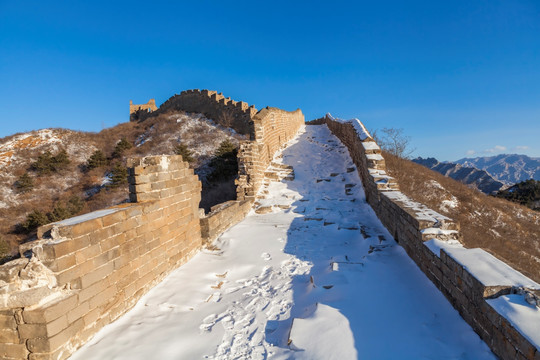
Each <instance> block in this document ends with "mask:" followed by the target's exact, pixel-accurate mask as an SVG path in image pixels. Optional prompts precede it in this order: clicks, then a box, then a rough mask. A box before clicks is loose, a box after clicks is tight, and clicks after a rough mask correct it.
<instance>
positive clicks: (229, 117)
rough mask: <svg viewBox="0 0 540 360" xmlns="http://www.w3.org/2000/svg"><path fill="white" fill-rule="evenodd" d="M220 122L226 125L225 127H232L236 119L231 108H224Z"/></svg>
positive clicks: (219, 118) (219, 117)
mask: <svg viewBox="0 0 540 360" xmlns="http://www.w3.org/2000/svg"><path fill="white" fill-rule="evenodd" d="M217 120H218V124H220V125H222V126H225V127H231V126H232V125H233V121H234V114H233V112H232V111H231V110H224V111H223V112H222V113H221V114H220V115H219V116H218V119H217Z"/></svg>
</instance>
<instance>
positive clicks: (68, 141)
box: [0, 129, 96, 209]
mask: <svg viewBox="0 0 540 360" xmlns="http://www.w3.org/2000/svg"><path fill="white" fill-rule="evenodd" d="M78 134H79V133H78V132H76V131H71V130H65V129H42V130H36V131H31V132H28V133H24V134H20V135H15V136H12V137H8V138H5V139H4V140H3V141H1V143H0V167H1V168H2V171H1V172H0V209H7V208H10V207H12V206H17V205H19V204H20V202H21V196H20V195H19V194H17V193H16V192H15V191H14V190H13V183H14V182H15V181H16V180H17V177H18V176H17V174H19V175H20V173H22V172H24V171H25V170H26V169H27V168H28V167H29V166H30V164H31V163H32V162H33V161H35V160H36V159H37V157H38V156H39V154H41V153H44V152H45V151H50V152H51V153H56V152H57V151H59V150H60V149H61V148H63V149H65V150H66V152H67V153H68V156H69V158H70V161H72V162H74V163H82V162H84V161H86V159H87V158H88V156H89V154H91V153H92V152H93V151H94V150H95V149H96V148H95V146H93V145H91V144H87V143H85V142H81V141H77V140H76V137H77V135H78ZM78 181H79V176H78V174H75V173H74V174H68V175H63V176H61V177H59V178H58V181H55V184H56V185H57V186H58V187H59V188H58V189H56V190H58V191H62V190H65V189H67V188H69V187H70V186H73V185H74V184H75V183H77V182H78ZM51 190H52V189H50V188H49V187H48V186H46V185H43V186H41V187H39V186H38V187H37V188H36V189H35V190H34V192H33V193H34V194H38V195H37V196H38V197H39V196H44V195H45V196H50V193H51ZM25 198H28V196H26V197H25ZM32 198H33V197H32ZM32 198H31V199H32ZM31 199H30V200H31ZM26 200H28V199H26Z"/></svg>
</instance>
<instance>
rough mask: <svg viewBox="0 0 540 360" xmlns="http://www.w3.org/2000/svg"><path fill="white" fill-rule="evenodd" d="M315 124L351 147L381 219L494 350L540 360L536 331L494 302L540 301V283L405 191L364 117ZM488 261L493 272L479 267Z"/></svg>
mask: <svg viewBox="0 0 540 360" xmlns="http://www.w3.org/2000/svg"><path fill="white" fill-rule="evenodd" d="M312 124H326V125H327V126H328V128H329V129H330V130H331V131H332V133H333V134H334V135H336V136H337V137H338V138H339V139H340V140H341V141H342V142H343V144H344V145H345V146H347V148H348V149H349V153H350V155H351V158H352V159H353V161H354V163H355V164H356V167H357V171H358V173H359V175H360V177H361V179H362V182H363V185H364V188H365V193H366V200H367V201H368V203H369V204H370V205H371V206H372V208H373V209H374V210H375V212H376V214H377V216H378V217H379V219H380V220H381V221H382V223H383V224H384V225H385V227H386V228H387V229H388V231H389V232H390V233H391V234H392V235H393V236H394V238H395V240H396V241H397V242H398V243H399V244H400V245H401V246H402V247H403V248H404V249H405V250H406V251H407V254H408V255H409V256H410V257H411V258H412V259H413V260H414V261H415V262H416V264H417V265H418V267H419V268H420V269H421V270H422V271H423V272H424V273H425V274H426V275H427V277H428V278H429V279H430V280H431V281H432V282H433V284H435V286H436V287H437V288H438V289H439V290H440V291H441V292H442V293H443V294H444V295H445V296H446V298H447V299H448V300H449V301H450V303H451V304H452V305H453V306H454V308H455V309H456V310H458V311H459V313H460V314H461V316H462V317H463V319H464V320H465V321H467V323H469V324H470V325H471V327H472V328H473V329H474V330H475V331H476V332H477V333H478V334H479V335H480V337H481V338H482V339H483V340H484V341H485V342H486V344H487V345H488V346H489V347H490V348H491V349H492V351H493V352H494V353H495V354H496V355H497V356H499V357H501V358H503V359H535V360H539V359H540V349H539V348H538V347H537V346H535V345H534V344H533V343H532V342H531V341H530V340H529V339H530V338H531V337H530V336H529V335H531V334H530V332H529V333H527V331H528V330H527V329H523V328H520V327H519V324H515V323H512V322H511V321H510V320H509V319H508V318H507V317H506V316H505V315H504V314H501V313H500V312H498V311H497V308H496V307H495V306H494V305H493V299H496V298H498V297H500V296H501V295H507V294H517V295H516V296H524V297H525V298H526V299H527V301H528V303H530V304H533V305H532V306H533V307H534V306H535V303H536V306H540V301H539V300H538V294H539V289H540V288H539V285H538V284H536V283H534V282H533V281H532V280H530V279H528V278H526V277H525V276H523V275H521V274H520V273H518V272H517V271H515V270H513V269H511V268H510V267H509V266H508V265H506V264H504V263H502V262H501V261H500V260H498V259H496V258H495V257H493V256H492V255H491V254H488V253H487V252H485V251H484V250H482V249H465V248H463V247H462V246H461V245H460V243H459V239H460V238H461V234H460V232H459V224H457V223H455V222H454V221H452V220H451V219H449V218H447V217H445V216H443V215H441V214H438V213H436V212H435V211H433V210H431V209H429V208H427V207H426V206H424V205H422V204H419V203H416V202H414V201H412V200H411V199H409V198H407V197H406V196H405V195H403V194H402V193H401V192H399V187H398V184H397V183H396V182H395V180H394V179H393V178H392V177H390V176H388V174H387V173H386V166H385V163H384V158H383V157H382V155H381V150H380V148H379V147H378V146H377V144H376V143H375V142H374V141H373V139H372V138H371V136H370V135H369V133H368V132H367V131H365V128H364V127H363V125H362V124H361V123H360V122H359V121H358V120H354V121H348V122H344V121H340V120H337V119H334V118H332V117H331V116H328V115H327V116H326V117H325V118H322V119H318V120H316V121H314V122H312ZM483 265H485V266H486V267H487V268H489V271H488V272H487V273H485V272H482V271H480V270H478V269H479V268H481V267H482V266H483ZM530 321H537V319H530ZM533 335H534V334H533Z"/></svg>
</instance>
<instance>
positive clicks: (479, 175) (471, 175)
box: [413, 157, 505, 194]
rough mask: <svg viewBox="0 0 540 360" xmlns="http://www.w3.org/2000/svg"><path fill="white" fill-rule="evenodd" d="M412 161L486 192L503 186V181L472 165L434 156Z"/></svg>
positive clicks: (489, 192)
mask: <svg viewBox="0 0 540 360" xmlns="http://www.w3.org/2000/svg"><path fill="white" fill-rule="evenodd" d="M413 161H414V162H415V163H417V164H420V165H423V166H425V167H427V168H429V169H431V170H434V171H437V172H438V173H441V174H443V175H444V176H448V177H450V178H452V179H454V180H457V181H460V182H462V183H464V184H467V185H471V186H472V187H474V188H477V189H478V190H480V191H482V192H483V193H486V194H491V193H495V192H497V191H499V190H501V189H502V188H504V187H505V184H504V183H502V182H501V181H498V180H496V179H494V178H493V177H492V176H491V175H490V174H488V173H487V172H486V171H484V170H479V169H476V168H474V167H467V166H462V165H460V164H455V163H450V162H442V163H441V162H439V161H438V160H437V159H435V158H426V159H424V158H421V157H418V158H416V159H413Z"/></svg>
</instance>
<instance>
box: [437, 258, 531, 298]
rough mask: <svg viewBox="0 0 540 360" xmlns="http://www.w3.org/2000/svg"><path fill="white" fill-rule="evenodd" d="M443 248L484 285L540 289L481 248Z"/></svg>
mask: <svg viewBox="0 0 540 360" xmlns="http://www.w3.org/2000/svg"><path fill="white" fill-rule="evenodd" d="M444 250H445V251H446V253H447V254H448V255H450V256H451V257H452V258H453V259H454V260H456V261H457V262H458V263H459V264H461V265H462V266H463V267H464V268H465V269H467V270H468V271H469V272H470V273H471V274H472V275H473V276H474V277H475V278H476V279H477V280H478V281H480V282H481V283H482V284H483V285H485V286H515V287H526V288H529V289H532V290H540V284H538V283H536V282H534V281H533V280H531V279H529V278H528V277H526V276H525V275H523V274H521V273H520V272H518V271H516V270H515V269H513V268H511V267H510V266H508V265H507V264H506V263H504V262H502V261H501V260H499V259H497V258H496V257H495V256H493V255H491V254H490V253H488V252H487V251H485V250H483V249H465V248H461V249H460V248H446V249H444Z"/></svg>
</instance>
